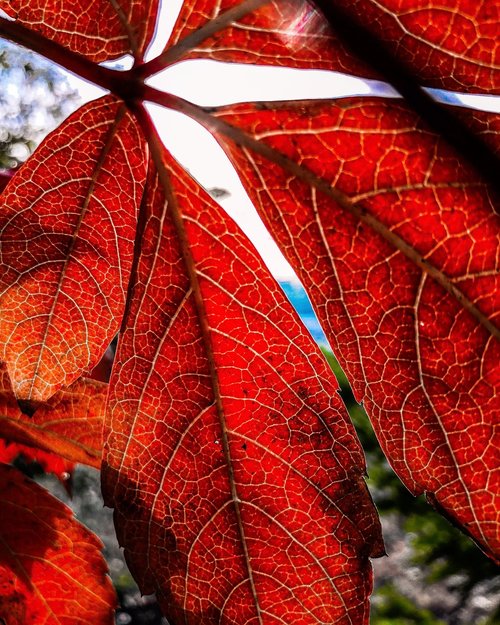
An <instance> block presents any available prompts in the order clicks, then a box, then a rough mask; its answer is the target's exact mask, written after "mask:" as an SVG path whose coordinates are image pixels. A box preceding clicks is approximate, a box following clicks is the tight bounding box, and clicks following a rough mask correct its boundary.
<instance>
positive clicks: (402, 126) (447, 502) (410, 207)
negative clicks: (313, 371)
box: [218, 99, 500, 556]
mask: <svg viewBox="0 0 500 625" xmlns="http://www.w3.org/2000/svg"><path fill="white" fill-rule="evenodd" d="M220 115H221V117H222V118H223V119H224V120H225V121H226V122H230V124H232V125H234V126H236V127H239V128H243V129H245V131H246V132H247V133H248V135H247V137H246V138H245V137H244V136H243V135H242V134H241V132H240V133H238V131H237V130H234V128H231V127H223V126H220V128H219V130H220V134H219V135H218V137H219V140H220V142H221V143H222V145H223V146H224V147H225V148H226V150H227V152H228V154H229V155H230V157H231V158H232V160H233V162H234V163H235V165H236V167H237V168H238V170H239V172H240V175H241V177H242V180H243V183H244V184H245V186H246V188H247V190H248V192H249V193H250V195H251V197H252V198H253V200H254V202H255V203H256V205H257V207H258V209H259V211H260V213H261V215H262V217H263V218H264V220H265V222H266V224H267V226H268V228H269V229H270V231H271V232H272V233H273V234H274V236H275V238H276V240H277V241H278V243H279V244H280V246H281V248H282V250H283V251H284V253H285V254H286V256H287V258H288V260H289V261H290V262H291V264H292V265H293V266H294V267H295V268H296V270H297V272H298V273H299V276H300V278H301V279H302V281H303V283H304V285H305V286H306V288H307V290H308V292H309V294H310V297H311V298H312V300H313V302H314V305H315V307H316V311H317V313H318V316H319V318H320V321H321V323H322V325H323V327H324V329H325V331H326V333H327V336H328V338H329V340H330V342H331V345H332V347H333V348H334V351H335V353H336V355H337V357H338V359H339V361H340V362H341V364H342V367H343V368H344V369H345V371H346V373H347V374H348V377H349V379H350V381H351V383H352V385H353V388H354V392H355V395H356V398H357V399H358V401H363V403H364V405H365V407H366V410H367V412H368V414H369V415H370V417H371V420H372V422H373V425H374V428H375V430H376V432H377V436H378V437H379V440H380V442H381V445H382V447H383V449H384V451H385V453H386V455H387V456H388V458H389V459H390V462H391V464H392V465H393V467H394V469H395V470H396V472H397V473H398V475H399V476H400V477H401V478H402V480H403V481H404V483H405V484H406V485H407V486H408V487H409V488H410V489H411V490H412V491H413V492H414V493H420V492H422V491H425V492H426V493H427V494H428V496H429V497H430V498H431V499H432V500H434V501H435V503H436V504H437V505H438V506H440V507H442V508H443V509H444V510H445V511H447V514H448V515H449V516H450V517H452V518H453V519H454V520H455V521H456V522H457V523H459V524H460V525H461V526H462V527H463V528H464V529H465V531H467V532H468V533H470V534H471V535H472V536H474V538H475V539H476V540H477V541H478V542H479V543H480V544H481V545H482V546H483V548H484V549H485V550H486V551H488V552H489V553H490V554H497V556H498V554H499V553H500V523H499V510H500V499H499V497H500V491H499V488H498V485H499V479H498V478H499V476H500V458H499V455H498V447H499V444H500V440H499V431H498V427H497V426H496V424H497V423H498V421H497V416H498V410H499V408H500V406H499V399H498V398H499V394H498V390H499V389H498V386H499V376H498V366H497V365H498V361H499V342H498V337H499V331H498V325H497V324H498V311H499V300H498V293H499V289H498V287H499V284H498V277H499V274H498V229H499V217H498V214H497V213H496V212H495V209H494V201H495V200H498V198H493V196H492V195H491V193H490V191H489V189H488V187H487V185H486V184H485V183H483V181H482V180H481V178H480V177H479V176H478V174H477V173H476V172H475V170H473V169H472V168H470V167H468V166H466V165H465V164H464V163H463V162H462V161H461V160H460V158H459V157H458V156H457V155H456V154H455V153H454V152H453V150H452V149H451V148H449V147H448V146H447V145H446V144H444V142H443V141H442V140H440V139H439V138H438V137H437V136H436V135H435V134H433V133H432V132H430V131H429V130H428V129H427V128H425V127H424V125H423V124H422V123H421V122H420V121H418V119H417V118H416V116H415V115H414V114H413V113H412V112H411V111H410V110H409V109H408V108H407V107H405V105H404V104H402V103H400V102H398V101H381V100H380V99H352V100H341V101H338V102H316V103H310V102H309V103H308V102H303V103H295V104H294V103H290V104H283V105H279V104H276V105H272V104H270V105H264V104H244V105H240V106H236V107H229V108H227V109H223V110H222V111H221V113H220ZM469 115H470V114H469ZM481 117H482V119H478V120H476V121H475V125H477V124H478V123H479V127H481V128H483V129H488V130H491V129H492V127H493V126H494V125H495V123H493V124H489V125H488V124H486V123H485V120H484V117H485V116H484V115H483V116H481ZM496 121H498V120H496ZM476 122H477V123H476ZM231 137H232V138H233V140H234V142H233V141H232V140H231ZM249 137H251V138H249ZM255 139H258V141H255ZM490 140H491V138H490ZM252 142H253V143H252ZM236 144H239V146H240V147H238V146H237V145H236ZM497 145H498V143H497ZM495 337H496V338H495Z"/></svg>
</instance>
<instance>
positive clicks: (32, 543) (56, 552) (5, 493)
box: [0, 465, 116, 625]
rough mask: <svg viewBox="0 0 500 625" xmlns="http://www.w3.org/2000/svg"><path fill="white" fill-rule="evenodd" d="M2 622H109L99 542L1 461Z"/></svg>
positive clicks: (110, 604)
mask: <svg viewBox="0 0 500 625" xmlns="http://www.w3.org/2000/svg"><path fill="white" fill-rule="evenodd" d="M0 492H1V493H2V514H0V622H2V623H4V624H5V625H28V624H33V625H39V624H40V625H41V624H42V623H43V625H61V624H62V623H65V624H66V623H67V624H68V625H69V624H70V623H92V625H111V624H112V623H114V618H113V612H114V607H115V605H116V597H115V593H114V590H113V586H112V584H111V580H110V579H109V577H108V576H107V575H106V572H107V567H106V563H105V561H104V558H103V557H102V555H101V552H100V550H101V548H102V544H101V542H100V540H99V539H98V538H97V537H96V536H95V535H94V534H92V533H91V532H90V531H89V530H88V529H86V528H85V527H84V526H83V525H81V524H80V523H78V522H77V521H75V519H74V518H73V516H72V513H71V510H70V509H69V508H67V507H66V506H65V505H64V504H62V503H61V502H60V501H58V500H57V499H55V498H54V497H53V496H52V495H50V494H49V493H48V492H47V491H46V490H45V489H43V488H41V487H40V486H38V485H37V484H35V483H34V482H32V481H31V480H29V479H28V478H26V477H25V476H23V475H22V474H21V473H20V472H19V471H17V469H14V468H13V467H9V466H7V465H0Z"/></svg>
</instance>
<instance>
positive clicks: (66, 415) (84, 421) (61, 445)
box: [0, 369, 107, 471]
mask: <svg viewBox="0 0 500 625" xmlns="http://www.w3.org/2000/svg"><path fill="white" fill-rule="evenodd" d="M106 395H107V384H103V383H102V382H97V381H96V380H88V379H85V378H81V379H79V380H77V381H76V382H74V383H73V384H72V385H71V386H70V387H69V388H67V389H63V390H60V391H58V392H57V393H56V394H55V395H54V396H53V397H51V398H50V399H49V400H48V402H46V403H44V404H41V405H40V406H39V407H38V408H37V409H36V410H35V412H34V413H33V414H32V415H31V416H30V417H28V416H27V415H25V414H23V413H22V412H21V410H20V408H19V406H18V403H17V401H16V399H15V397H14V394H13V392H12V389H11V387H10V382H9V380H8V376H7V372H6V371H5V370H2V369H0V436H1V437H3V438H6V439H8V440H10V441H16V442H17V443H22V444H25V445H30V446H31V447H38V448H40V449H42V450H45V451H46V452H53V453H55V454H57V455H58V456H62V457H63V458H66V460H69V461H70V462H72V463H75V462H80V463H83V464H87V465H89V466H93V467H96V468H100V464H101V450H102V426H103V418H104V405H105V401H106ZM33 453H34V452H33V451H32V453H31V456H33ZM34 459H35V460H37V461H38V462H40V458H39V457H35V458H34ZM67 470H68V469H67V468H66V469H64V471H67Z"/></svg>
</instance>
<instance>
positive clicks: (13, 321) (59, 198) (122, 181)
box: [0, 96, 146, 402]
mask: <svg viewBox="0 0 500 625" xmlns="http://www.w3.org/2000/svg"><path fill="white" fill-rule="evenodd" d="M145 174H146V156H145V152H144V143H143V139H142V137H141V135H140V133H139V130H138V128H137V126H136V123H135V122H134V120H133V118H132V116H131V115H130V114H129V113H128V112H127V111H126V109H125V105H124V104H122V103H120V101H119V100H117V99H115V98H114V97H112V96H106V97H104V98H102V99H100V100H97V101H94V102H90V103H89V104H87V105H85V106H84V107H82V108H81V109H79V110H78V111H77V112H76V113H74V114H73V115H72V116H71V117H70V118H69V119H68V120H66V121H65V122H64V123H63V124H62V125H61V126H60V127H59V128H58V129H57V130H55V131H54V132H53V133H52V134H51V135H49V137H48V138H47V139H46V140H45V141H44V143H43V144H42V145H41V146H40V148H39V149H38V150H37V151H36V152H35V154H33V156H32V157H31V158H30V159H29V160H28V161H27V163H26V164H25V165H24V166H23V167H22V168H21V170H20V171H19V172H18V173H17V174H16V176H15V177H14V178H13V179H12V181H11V183H10V184H9V185H8V187H7V188H6V189H5V191H4V193H3V194H2V199H1V203H0V235H1V237H2V247H1V249H0V337H1V340H2V343H1V351H0V358H1V359H2V360H3V361H4V362H5V363H6V364H7V368H8V372H9V375H10V378H11V380H12V387H13V389H14V392H15V394H16V396H17V397H18V398H19V399H25V400H33V401H35V402H36V401H43V400H45V399H48V398H49V397H50V396H51V395H53V394H54V393H55V392H56V391H57V390H58V389H59V388H61V387H62V386H68V385H69V384H71V383H72V382H73V381H75V380H76V379H77V378H79V377H80V376H81V375H82V373H83V372H85V371H88V370H90V369H91V368H92V367H93V366H94V365H96V364H97V362H98V361H99V360H100V358H101V356H102V355H103V353H104V351H105V350H106V347H107V346H108V345H109V343H110V342H111V340H112V338H113V337H114V336H115V334H116V333H117V331H118V327H119V324H120V320H121V317H122V314H123V309H124V306H125V298H126V288H127V284H128V277H129V273H130V267H131V263H132V258H133V247H134V237H135V226H136V216H137V208H138V206H139V203H140V200H141V196H142V191H143V187H144V180H145Z"/></svg>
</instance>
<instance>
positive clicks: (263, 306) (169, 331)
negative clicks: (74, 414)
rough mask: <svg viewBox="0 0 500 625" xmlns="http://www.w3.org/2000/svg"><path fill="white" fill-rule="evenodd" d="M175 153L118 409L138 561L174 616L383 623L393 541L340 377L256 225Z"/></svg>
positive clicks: (157, 202) (159, 199)
mask: <svg viewBox="0 0 500 625" xmlns="http://www.w3.org/2000/svg"><path fill="white" fill-rule="evenodd" d="M163 158H164V165H163V167H164V168H165V169H164V170H163V175H164V176H168V178H169V180H170V184H171V187H170V190H169V192H168V196H167V197H168V199H167V200H166V199H165V195H164V194H163V191H162V187H161V186H159V185H158V183H157V182H155V181H151V183H150V184H149V185H148V188H149V192H148V193H149V195H148V198H149V199H148V213H147V219H146V223H145V230H144V235H143V237H142V240H143V242H144V245H143V247H142V250H141V255H140V258H139V263H138V266H137V275H136V287H135V289H134V292H133V295H132V303H131V307H130V310H129V315H128V317H127V320H126V325H125V329H124V332H123V336H122V338H121V341H120V344H119V347H118V352H117V364H116V366H115V369H114V372H113V376H112V379H111V382H110V399H109V412H108V415H107V428H106V429H107V436H106V438H107V442H106V444H105V457H104V463H103V492H104V496H105V501H106V503H107V504H108V505H111V506H113V507H114V508H115V523H116V527H117V533H118V536H119V540H120V543H121V544H122V545H123V546H125V554H126V557H127V562H128V563H129V566H130V568H131V570H132V571H133V573H134V575H135V576H136V579H137V580H138V582H139V585H140V587H141V589H142V592H146V593H147V592H153V591H156V593H157V596H158V597H159V600H160V602H161V604H162V606H163V609H164V610H165V613H166V616H167V618H169V619H171V621H172V622H173V623H177V622H185V623H192V624H193V625H194V624H195V623H196V624H209V623H234V622H245V623H275V622H278V621H280V620H285V621H287V622H291V621H292V620H293V621H297V622H301V623H304V624H305V623H319V622H336V623H352V624H354V623H356V624H358V623H359V624H360V623H365V622H367V618H368V606H367V597H368V593H369V592H370V588H371V572H370V565H369V563H368V559H367V557H368V555H369V554H370V553H371V554H372V555H380V553H381V551H382V549H383V547H382V544H381V538H380V533H379V532H380V528H379V524H378V520H377V517H376V513H375V510H374V507H373V504H372V503H371V500H370V497H369V495H368V492H367V490H366V486H365V484H364V480H363V477H362V475H363V472H364V458H363V455H362V452H361V449H360V447H359V444H358V442H357V439H356V437H355V433H354V431H353V428H352V425H351V424H350V422H349V419H348V417H347V414H346V412H345V409H344V407H343V405H342V403H341V401H340V398H339V396H338V394H337V392H336V388H337V385H336V382H335V379H334V378H333V377H332V374H331V371H330V370H329V368H328V366H327V364H326V362H325V361H324V360H323V358H322V357H321V354H320V352H319V351H318V348H317V346H316V345H315V344H314V342H313V341H312V339H310V337H309V336H308V335H307V334H306V333H305V331H304V330H303V329H301V325H300V323H299V321H298V318H297V317H296V315H295V313H294V312H293V310H292V309H291V307H290V305H289V304H288V302H287V301H286V298H285V296H284V294H283V293H282V291H281V290H280V289H279V287H278V286H277V284H276V283H275V282H274V280H273V279H272V278H271V277H270V276H269V274H268V273H267V270H266V269H265V268H264V266H263V265H262V262H261V261H260V259H259V258H258V256H257V254H256V252H255V250H254V249H253V247H252V246H251V245H250V244H249V242H248V241H247V240H246V238H245V237H244V236H243V234H242V233H241V232H240V231H239V230H238V229H237V227H236V226H235V224H234V223H233V222H231V221H230V220H229V218H228V217H227V216H225V215H224V213H223V212H222V210H221V209H220V208H219V207H218V206H217V205H216V204H215V203H214V202H213V201H212V200H211V199H210V198H209V197H208V196H207V194H206V193H205V192H204V191H203V190H202V189H201V188H200V187H199V186H198V185H197V184H196V183H194V182H193V181H192V180H191V179H189V177H188V176H187V174H186V173H185V172H184V171H183V170H182V169H181V168H180V167H179V166H178V165H177V164H176V163H175V162H174V161H173V160H172V159H171V158H170V157H169V156H168V155H166V154H165V155H164V156H163ZM164 180H165V178H163V181H164ZM178 219H180V224H181V228H182V230H181V231H178V230H177V228H178V226H179V222H178V221H177V220H178ZM176 224H177V225H176ZM347 537H349V538H347Z"/></svg>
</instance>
